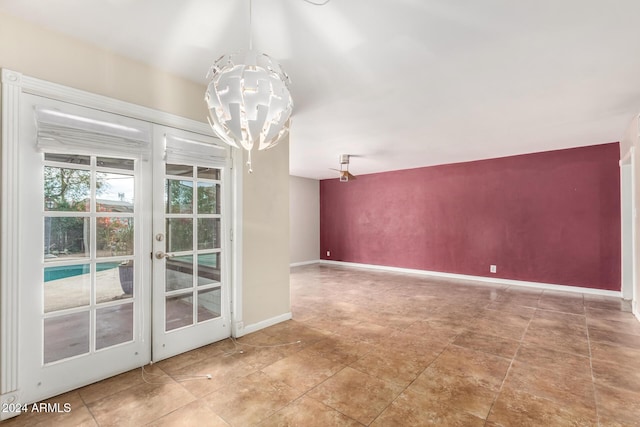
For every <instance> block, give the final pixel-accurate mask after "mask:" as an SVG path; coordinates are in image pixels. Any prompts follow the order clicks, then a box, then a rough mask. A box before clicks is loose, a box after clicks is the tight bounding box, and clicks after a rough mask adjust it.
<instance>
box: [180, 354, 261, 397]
mask: <svg viewBox="0 0 640 427" xmlns="http://www.w3.org/2000/svg"><path fill="white" fill-rule="evenodd" d="M255 371H256V368H254V367H252V366H251V365H248V364H246V363H244V362H243V361H242V360H240V359H238V358H236V357H234V356H227V355H224V354H222V355H218V356H214V357H211V358H208V359H205V360H203V361H201V362H197V363H194V364H192V365H188V366H185V367H184V368H182V369H180V370H178V371H176V372H173V373H172V374H171V376H172V378H174V379H176V380H177V381H180V384H181V386H182V387H184V388H185V389H187V390H188V391H189V392H190V393H191V394H192V395H194V396H195V397H198V398H200V397H202V396H204V395H205V394H208V393H211V392H213V391H216V390H219V389H220V388H222V387H224V386H226V385H227V384H229V382H231V381H234V380H236V379H238V378H242V377H245V376H247V375H249V374H251V373H252V372H255ZM194 375H196V376H202V375H205V376H206V375H211V379H208V380H207V379H204V380H193V381H191V380H189V378H191V377H193V376H194ZM182 380H185V381H182Z"/></svg>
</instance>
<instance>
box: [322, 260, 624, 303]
mask: <svg viewBox="0 0 640 427" xmlns="http://www.w3.org/2000/svg"><path fill="white" fill-rule="evenodd" d="M320 263H321V264H330V265H337V266H343V267H357V268H367V269H370V270H382V271H390V272H395V273H409V274H418V275H421V276H429V277H445V278H448V279H459V280H469V281H472V282H483V283H493V284H498V285H507V286H522V287H525V288H537V289H547V290H554V291H565V292H576V293H581V294H592V295H602V296H608V297H616V298H622V292H620V291H606V290H603V289H592V288H583V287H579V286H567V285H556V284H553V283H539V282H526V281H522V280H512V279H501V278H497V277H496V278H493V277H483V276H470V275H466V274H455V273H442V272H439V271H429V270H415V269H412V268H401V267H388V266H384V265H373V264H359V263H355V262H344V261H330V260H324V259H323V260H320Z"/></svg>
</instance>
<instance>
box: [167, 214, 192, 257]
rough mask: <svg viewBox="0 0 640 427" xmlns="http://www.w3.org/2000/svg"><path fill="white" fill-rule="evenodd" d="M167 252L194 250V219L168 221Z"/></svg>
mask: <svg viewBox="0 0 640 427" xmlns="http://www.w3.org/2000/svg"><path fill="white" fill-rule="evenodd" d="M165 234H166V235H167V252H179V251H191V250H193V219H191V218H169V219H167V229H166V233H165Z"/></svg>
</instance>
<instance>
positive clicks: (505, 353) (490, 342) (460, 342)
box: [453, 331, 520, 359]
mask: <svg viewBox="0 0 640 427" xmlns="http://www.w3.org/2000/svg"><path fill="white" fill-rule="evenodd" d="M453 344H455V345H457V346H460V347H465V348H469V349H471V350H478V351H483V352H485V353H491V354H495V355H496V356H500V357H504V358H507V359H511V358H513V356H514V355H515V354H516V351H517V350H518V347H519V346H520V341H517V340H512V339H509V338H502V337H497V336H495V335H485V334H481V333H478V332H473V331H468V332H463V333H462V334H460V335H458V336H457V337H456V339H455V340H454V341H453Z"/></svg>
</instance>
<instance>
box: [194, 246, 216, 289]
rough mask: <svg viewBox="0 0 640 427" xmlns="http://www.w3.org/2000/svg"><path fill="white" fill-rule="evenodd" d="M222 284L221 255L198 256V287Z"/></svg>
mask: <svg viewBox="0 0 640 427" xmlns="http://www.w3.org/2000/svg"><path fill="white" fill-rule="evenodd" d="M210 283H220V253H215V254H206V255H198V286H202V285H208V284H210Z"/></svg>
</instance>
